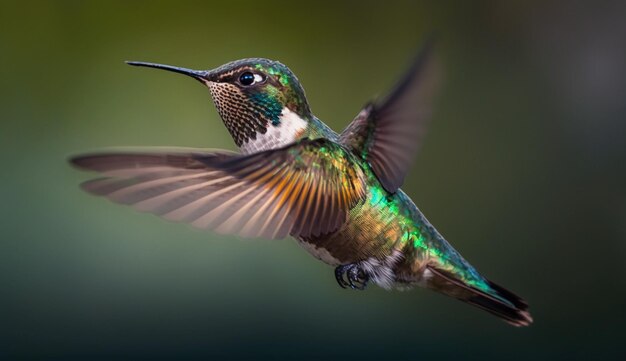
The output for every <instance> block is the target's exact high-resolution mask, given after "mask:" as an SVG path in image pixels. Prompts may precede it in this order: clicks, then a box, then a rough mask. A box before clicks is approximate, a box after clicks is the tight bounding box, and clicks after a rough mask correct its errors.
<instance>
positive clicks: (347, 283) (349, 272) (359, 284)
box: [335, 263, 369, 291]
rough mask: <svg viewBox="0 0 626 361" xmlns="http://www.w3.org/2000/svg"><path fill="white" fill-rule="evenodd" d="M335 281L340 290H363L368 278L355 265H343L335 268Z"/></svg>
mask: <svg viewBox="0 0 626 361" xmlns="http://www.w3.org/2000/svg"><path fill="white" fill-rule="evenodd" d="M335 279H336V280H337V283H338V284H339V286H340V287H341V288H348V287H350V288H352V289H353V290H360V291H362V290H364V289H365V287H367V281H369V276H368V275H367V274H366V273H365V272H364V271H363V270H362V269H361V268H360V267H359V266H358V265H357V264H356V263H350V264H344V265H341V266H338V267H337V268H335Z"/></svg>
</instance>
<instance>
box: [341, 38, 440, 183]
mask: <svg viewBox="0 0 626 361" xmlns="http://www.w3.org/2000/svg"><path fill="white" fill-rule="evenodd" d="M432 48H433V42H432V40H431V41H429V42H427V43H426V45H425V46H424V47H423V48H422V50H421V51H420V53H419V55H418V56H417V58H416V59H415V61H414V62H413V64H412V65H411V67H410V68H409V71H408V72H407V73H406V75H405V76H404V77H403V78H402V80H401V81H400V82H399V83H398V84H397V85H396V87H395V88H394V90H393V91H392V92H391V93H390V94H389V95H388V96H387V97H386V98H385V99H384V100H383V101H380V102H377V103H373V104H368V105H367V106H365V108H363V110H361V112H360V113H359V114H358V115H357V116H356V118H355V119H354V120H353V121H352V122H351V123H350V124H349V125H348V127H347V128H346V129H345V130H344V131H343V132H342V133H341V137H340V142H341V143H342V144H345V145H347V146H349V147H351V148H352V149H354V150H355V151H356V152H357V153H358V154H361V156H362V157H363V158H364V159H365V160H367V161H368V162H369V164H370V166H371V167H372V170H373V171H374V173H375V174H376V177H377V178H378V180H379V181H380V183H381V184H382V185H383V187H384V188H385V189H386V190H387V191H388V192H390V193H394V192H395V191H396V190H397V189H398V188H400V186H401V185H402V183H403V182H404V177H405V176H406V174H407V172H408V170H409V167H410V166H411V163H412V162H413V159H414V157H415V154H416V153H417V150H418V148H419V146H420V144H421V140H422V137H423V135H424V132H425V129H426V123H427V122H428V120H429V118H430V113H431V110H430V108H431V101H432V98H433V95H434V93H435V88H436V85H437V83H438V81H437V78H438V74H437V70H436V69H435V65H436V64H435V61H434V59H433V54H432Z"/></svg>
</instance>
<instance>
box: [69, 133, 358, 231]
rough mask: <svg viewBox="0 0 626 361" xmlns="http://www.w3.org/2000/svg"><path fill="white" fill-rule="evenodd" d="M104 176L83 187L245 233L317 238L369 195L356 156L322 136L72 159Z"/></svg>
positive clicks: (142, 206) (170, 217)
mask: <svg viewBox="0 0 626 361" xmlns="http://www.w3.org/2000/svg"><path fill="white" fill-rule="evenodd" d="M72 163H73V164H74V165H76V166H77V167H79V168H82V169H87V170H95V171H98V172H101V173H102V174H103V175H104V176H105V177H104V178H98V179H95V180H91V181H87V182H85V183H84V184H83V189H85V190H86V191H87V192H89V193H92V194H96V195H100V196H105V197H107V198H108V199H110V200H112V201H114V202H116V203H121V204H126V205H130V206H132V207H134V208H135V209H137V210H140V211H143V212H150V213H154V214H157V215H159V216H161V217H163V218H165V219H168V220H171V221H177V222H186V223H190V224H192V225H193V226H195V227H198V228H203V229H213V230H215V231H216V232H219V233H225V234H238V235H240V236H244V237H262V238H272V239H274V238H284V237H286V236H288V235H290V234H291V235H295V236H318V235H321V234H325V233H328V232H331V231H333V230H335V229H336V228H338V227H339V226H341V225H342V224H343V223H344V222H345V220H346V219H347V214H348V212H349V210H350V208H351V207H353V206H354V205H355V204H356V203H357V202H359V201H361V199H362V198H363V196H364V192H365V187H366V183H365V175H364V174H363V171H362V170H361V168H360V165H359V164H358V162H357V161H356V158H354V156H352V155H351V153H350V152H349V151H347V150H345V149H344V148H343V147H342V146H341V145H339V144H336V143H333V142H332V141H329V140H325V139H317V140H308V139H306V140H302V141H300V142H298V143H294V144H292V145H289V146H287V147H285V148H281V149H276V150H270V151H265V152H261V153H255V154H251V155H239V154H229V153H226V152H223V151H216V152H206V151H200V150H193V151H189V150H187V151H184V152H183V151H181V152H173V153H172V152H164V153H160V152H159V151H143V152H136V153H98V154H91V155H85V156H80V157H76V158H74V159H72Z"/></svg>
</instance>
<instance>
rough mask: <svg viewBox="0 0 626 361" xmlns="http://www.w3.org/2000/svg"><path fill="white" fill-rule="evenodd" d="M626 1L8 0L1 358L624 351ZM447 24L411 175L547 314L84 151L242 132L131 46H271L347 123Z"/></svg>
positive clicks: (438, 214)
mask: <svg viewBox="0 0 626 361" xmlns="http://www.w3.org/2000/svg"><path fill="white" fill-rule="evenodd" d="M625 5H626V4H625V3H624V2H620V1H604V2H603V1H598V2H591V1H528V2H523V1H519V2H497V1H484V2H445V1H444V2H434V1H432V2H425V3H413V2H404V1H400V2H389V1H359V2H357V1H354V2H335V1H328V2H317V1H316V2H308V3H306V2H272V1H255V2H252V1H251V2H241V1H237V2H227V1H222V2H217V3H209V2H199V1H198V2H183V1H175V2H160V1H159V2H157V1H117V2H114V1H100V2H96V1H91V2H87V1H42V2H33V1H14V2H9V1H3V2H2V3H1V4H0V72H1V73H0V74H1V77H0V78H1V79H2V80H1V83H0V84H1V87H0V157H1V159H0V160H1V161H2V168H3V169H2V171H1V172H0V181H1V183H0V196H1V198H0V200H1V205H0V219H1V220H2V223H1V228H0V237H1V238H0V242H1V243H0V289H1V291H0V358H4V359H21V358H45V359H72V358H73V359H119V358H162V359H167V358H175V359H194V358H195V359H239V358H246V359H339V358H341V359H344V360H348V359H361V360H362V359H395V360H408V359H448V358H459V357H460V358H481V359H491V358H494V359H495V358H499V359H507V360H514V359H537V360H539V359H547V360H554V359H576V358H578V359H588V358H591V357H598V358H608V357H610V356H613V357H615V356H616V355H619V354H621V355H623V354H624V346H623V342H624V339H625V336H626V332H625V326H624V322H626V311H624V310H625V308H626V291H625V286H626V281H625V276H626V266H625V264H626V263H625V262H624V258H625V257H626V166H625V165H626V70H625V69H626V67H625V65H624V64H626V55H625V48H626V46H625V44H626V25H624V14H626V6H625ZM431 31H436V32H437V33H438V35H439V38H438V39H439V42H438V56H439V60H440V61H441V63H442V67H443V69H444V71H445V82H444V86H443V89H442V92H441V95H440V97H439V99H438V101H437V103H436V107H435V115H434V119H433V122H432V125H431V127H430V131H429V134H428V136H427V138H426V142H425V145H424V147H423V148H422V152H421V153H420V155H419V157H418V159H417V162H416V164H415V166H414V168H413V169H412V171H411V173H410V175H409V177H408V180H407V182H406V183H405V185H404V187H403V188H404V190H405V191H406V192H407V193H408V194H409V195H410V196H411V197H413V199H414V200H415V202H416V204H417V205H418V206H419V207H420V208H421V209H422V211H424V212H425V214H426V215H427V217H428V218H429V219H430V220H431V222H432V223H433V224H434V225H436V227H437V228H438V229H439V230H440V231H441V232H442V233H443V234H444V236H446V237H447V238H448V240H449V241H450V242H451V243H452V244H453V245H454V246H455V247H456V248H457V249H458V250H459V251H460V252H461V253H463V254H464V255H465V257H466V258H467V259H468V260H469V261H471V262H472V263H473V264H474V265H476V266H477V268H478V269H479V270H480V271H482V272H483V273H484V274H485V275H487V276H488V277H490V278H492V279H493V280H495V281H497V282H498V283H501V284H503V285H505V286H506V287H509V288H511V289H512V290H514V291H515V292H517V293H519V294H521V295H522V296H524V297H525V298H526V299H527V300H528V301H529V303H530V305H531V311H532V313H533V315H534V317H535V324H533V325H532V326H531V327H529V328H523V329H515V328H513V327H510V326H508V325H506V324H505V323H503V322H500V321H499V320H497V319H495V318H493V317H492V316H490V315H488V314H486V313H484V312H482V311H479V310H477V309H474V308H472V307H470V306H466V305H463V304H462V303H460V302H458V301H454V300H452V299H448V298H446V297H444V296H440V295H437V294H434V293H431V292H429V291H425V290H422V289H416V290H412V291H409V292H397V291H396V292H388V291H384V290H382V289H379V288H377V287H374V286H373V287H370V288H369V289H368V290H367V291H365V292H351V291H348V290H343V289H340V288H339V287H338V286H337V284H336V283H335V280H334V276H333V272H332V268H331V267H328V266H326V265H324V264H323V263H321V262H319V261H317V260H315V259H314V258H312V257H311V256H309V255H308V254H307V253H306V252H305V251H304V250H302V249H301V248H299V246H298V245H296V244H295V242H293V241H291V240H285V241H274V242H270V241H263V240H261V241H251V240H241V239H237V238H232V237H225V236H217V235H215V234H212V233H207V232H200V231H198V230H195V229H192V228H190V227H189V226H185V225H181V224H171V223H167V222H164V221H162V220H160V219H158V218H157V217H154V216H151V215H147V214H141V213H137V212H134V211H133V210H131V209H128V208H124V207H120V206H116V205H113V204H112V203H109V202H107V201H104V200H103V199H98V198H95V197H91V196H88V195H87V194H85V193H83V192H81V191H80V190H79V188H78V184H79V183H80V182H81V181H83V180H85V179H87V178H89V177H90V175H89V174H84V173H80V172H78V171H76V170H74V169H72V168H71V167H70V166H69V165H68V164H67V163H66V159H67V157H68V156H69V155H72V154H77V153H81V152H85V151H89V150H93V149H96V148H101V147H107V146H120V145H138V146H140V145H172V146H174V145H175V146H188V147H211V148H228V149H234V144H233V142H232V140H231V139H230V137H229V136H228V133H227V131H226V130H225V128H224V127H223V125H222V123H221V121H220V119H219V117H218V115H217V113H216V111H215V109H214V107H213V105H212V104H211V103H210V101H209V95H208V92H207V90H206V89H204V88H202V87H201V86H200V85H199V84H198V83H197V82H194V81H191V80H190V79H188V78H185V77H183V76H179V75H174V74H169V73H165V72H159V71H156V70H148V69H137V68H132V67H129V66H126V65H124V63H123V61H124V60H144V61H154V62H162V63H167V64H174V65H180V66H187V67H193V68H200V69H205V68H212V67H216V66H218V65H220V64H222V63H225V62H227V61H230V60H234V59H238V58H243V57H268V58H272V59H277V60H280V61H281V62H283V63H285V64H287V65H288V66H289V67H291V69H292V70H293V71H294V72H295V73H296V74H297V75H298V77H299V79H300V80H301V82H302V84H303V85H304V87H305V89H306V90H307V95H308V98H309V101H310V104H311V106H312V109H313V110H314V112H315V113H316V115H317V116H318V117H320V118H321V119H322V120H324V121H325V122H327V123H328V124H329V125H330V126H332V127H333V128H334V129H335V130H341V129H342V128H343V127H344V126H345V125H346V124H347V123H348V122H349V121H350V120H351V119H352V117H353V116H354V115H355V114H356V113H357V112H358V110H359V109H360V107H361V106H362V105H363V104H364V103H365V102H366V101H367V100H369V99H371V98H372V97H373V96H375V95H376V94H380V93H382V92H384V91H385V90H386V89H388V88H389V87H390V86H391V85H392V84H393V83H394V82H395V80H396V78H397V77H398V76H399V75H400V74H401V73H402V72H403V71H404V69H405V67H406V65H407V64H408V62H409V60H410V59H411V57H412V56H413V54H414V52H415V50H416V49H417V47H418V46H419V44H420V42H421V40H423V39H424V37H425V34H427V33H429V32H431Z"/></svg>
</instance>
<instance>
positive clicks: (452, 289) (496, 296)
mask: <svg viewBox="0 0 626 361" xmlns="http://www.w3.org/2000/svg"><path fill="white" fill-rule="evenodd" d="M428 269H429V270H430V271H431V272H432V273H433V275H434V276H433V278H432V279H430V280H429V285H430V286H431V287H432V288H434V289H436V290H437V291H439V292H442V293H444V294H446V295H448V296H452V297H454V298H457V299H459V300H461V301H463V302H466V303H468V304H470V305H474V306H476V307H478V308H481V309H483V310H485V311H487V312H489V313H491V314H493V315H495V316H498V317H500V318H501V319H503V320H504V321H505V322H507V323H509V324H511V325H513V326H517V327H520V326H528V325H530V324H531V323H532V322H533V318H532V317H531V315H530V313H529V312H528V304H527V303H526V301H524V300H523V299H522V298H521V297H519V296H517V295H516V294H514V293H513V292H511V291H509V290H507V289H505V288H504V287H502V286H499V285H497V284H495V283H493V282H491V281H487V284H488V286H489V288H490V292H485V291H482V290H479V289H477V288H475V287H472V286H470V285H468V284H466V283H464V282H463V281H462V280H460V279H459V278H458V277H455V275H454V274H452V273H450V272H448V271H444V270H441V269H437V268H434V267H428Z"/></svg>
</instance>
